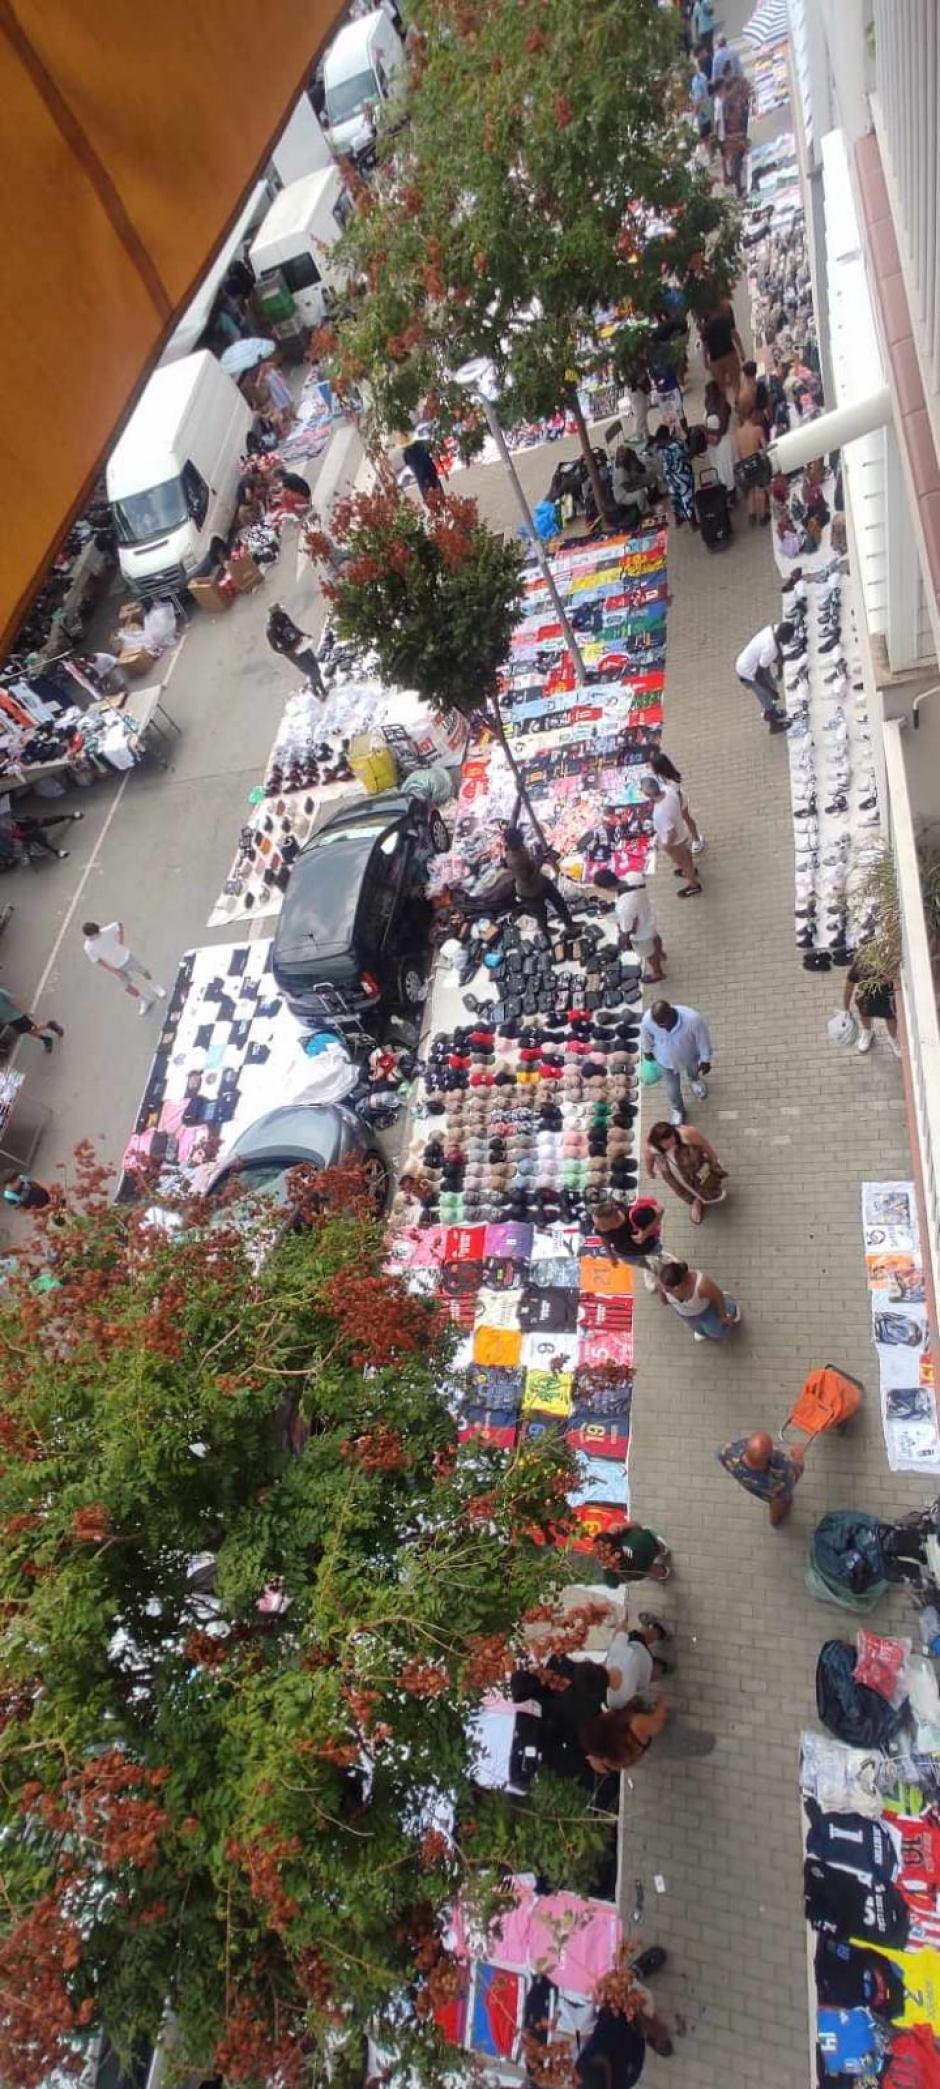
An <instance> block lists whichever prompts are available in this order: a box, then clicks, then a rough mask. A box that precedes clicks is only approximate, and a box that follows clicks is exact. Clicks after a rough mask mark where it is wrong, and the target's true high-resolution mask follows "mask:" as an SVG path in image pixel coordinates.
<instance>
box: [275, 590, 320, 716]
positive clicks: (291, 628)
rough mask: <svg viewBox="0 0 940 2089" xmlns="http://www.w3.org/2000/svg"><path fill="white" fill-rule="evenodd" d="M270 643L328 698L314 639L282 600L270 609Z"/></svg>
mask: <svg viewBox="0 0 940 2089" xmlns="http://www.w3.org/2000/svg"><path fill="white" fill-rule="evenodd" d="M267 636H268V644H269V646H270V648H271V651H272V653H283V655H284V657H285V659H287V660H291V661H293V664H294V666H295V667H299V669H300V672H301V674H302V675H304V676H305V677H306V679H307V680H308V681H309V682H312V683H313V686H314V689H315V690H316V692H317V695H318V696H319V697H320V698H321V700H322V701H324V702H325V700H326V685H325V683H324V680H323V676H322V674H321V672H320V662H319V660H318V659H317V655H316V648H315V646H314V642H313V639H312V638H310V637H309V636H308V635H307V633H306V632H303V631H301V629H300V626H299V624H295V622H294V619H293V617H292V616H288V613H287V611H286V609H285V608H284V605H283V603H282V602H274V603H272V606H271V608H270V609H269V611H268V630H267Z"/></svg>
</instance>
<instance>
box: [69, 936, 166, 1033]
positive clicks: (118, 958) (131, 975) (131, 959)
mask: <svg viewBox="0 0 940 2089" xmlns="http://www.w3.org/2000/svg"><path fill="white" fill-rule="evenodd" d="M82 935H83V936H84V938H85V956H86V957H87V958H88V960H89V963H90V964H92V965H101V967H102V969H103V970H104V971H105V972H111V973H112V974H113V976H114V978H115V979H119V980H120V982H121V985H122V987H123V988H124V992H125V994H130V995H131V997H132V999H133V1000H134V1001H139V1002H140V1007H139V1009H138V1010H137V1013H138V1015H147V1013H148V1011H149V1010H150V1009H151V1008H152V1007H153V1004H154V1002H155V1001H165V1000H166V987H165V986H157V984H156V981H155V979H154V977H153V974H152V973H151V972H148V970H147V967H146V965H143V964H141V961H140V958H139V957H135V956H134V953H133V951H132V950H131V948H130V946H129V944H127V943H126V942H125V940H124V923H123V921H109V922H106V924H105V926H104V928H101V927H100V926H99V924H98V922H97V921H85V922H83V923H82ZM135 981H136V982H138V983H137V984H136V985H135ZM141 981H145V982H146V984H140V982H141Z"/></svg>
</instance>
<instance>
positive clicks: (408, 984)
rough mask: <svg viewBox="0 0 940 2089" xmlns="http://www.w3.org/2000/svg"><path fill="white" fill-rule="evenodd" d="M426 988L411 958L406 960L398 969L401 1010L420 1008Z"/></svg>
mask: <svg viewBox="0 0 940 2089" xmlns="http://www.w3.org/2000/svg"><path fill="white" fill-rule="evenodd" d="M425 993H426V988H425V984H424V977H423V974H422V972H421V969H420V967H419V966H418V965H416V964H415V962H414V959H413V958H406V959H405V961H404V964H402V965H400V966H399V968H398V999H399V1001H400V1002H401V1005H402V1007H403V1008H412V1009H415V1008H421V1007H423V1004H424V999H425Z"/></svg>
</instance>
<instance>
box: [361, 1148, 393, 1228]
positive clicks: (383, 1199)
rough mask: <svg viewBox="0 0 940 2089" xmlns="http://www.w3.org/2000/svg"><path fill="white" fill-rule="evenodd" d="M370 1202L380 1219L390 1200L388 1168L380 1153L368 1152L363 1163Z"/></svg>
mask: <svg viewBox="0 0 940 2089" xmlns="http://www.w3.org/2000/svg"><path fill="white" fill-rule="evenodd" d="M362 1173H363V1176H364V1178H365V1185H366V1189H367V1190H368V1193H369V1202H370V1204H371V1206H372V1209H373V1211H374V1213H375V1216H376V1218H377V1219H380V1218H381V1216H382V1213H383V1211H384V1210H385V1206H386V1204H387V1202H388V1169H387V1167H386V1165H385V1162H384V1161H383V1159H382V1156H381V1154H380V1153H375V1152H373V1153H367V1154H366V1157H365V1160H364V1161H363V1163H362Z"/></svg>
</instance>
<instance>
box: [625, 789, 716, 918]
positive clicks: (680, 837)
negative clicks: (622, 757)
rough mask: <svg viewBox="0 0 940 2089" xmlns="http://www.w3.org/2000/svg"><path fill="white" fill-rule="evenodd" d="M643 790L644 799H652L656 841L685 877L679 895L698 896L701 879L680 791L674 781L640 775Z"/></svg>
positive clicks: (694, 897)
mask: <svg viewBox="0 0 940 2089" xmlns="http://www.w3.org/2000/svg"><path fill="white" fill-rule="evenodd" d="M640 789H641V791H642V792H643V796H644V798H648V799H649V804H650V811H651V814H652V820H653V833H654V835H655V837H656V841H657V843H658V845H659V847H660V848H661V849H665V851H666V854H667V856H668V857H669V860H670V862H671V863H672V864H673V865H674V867H675V869H676V870H677V871H678V873H679V875H680V877H682V878H684V879H685V883H684V884H683V885H680V887H679V898H680V899H697V897H698V894H699V893H700V892H701V890H702V880H701V878H700V877H699V874H698V867H697V865H696V863H695V859H694V857H693V855H692V850H691V847H690V843H691V840H692V835H691V832H690V830H689V828H688V826H687V825H686V820H685V814H684V813H683V810H682V800H681V798H680V796H679V793H678V791H677V790H676V788H675V786H674V785H673V784H664V783H660V780H659V777H658V776H641V778H640Z"/></svg>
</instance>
